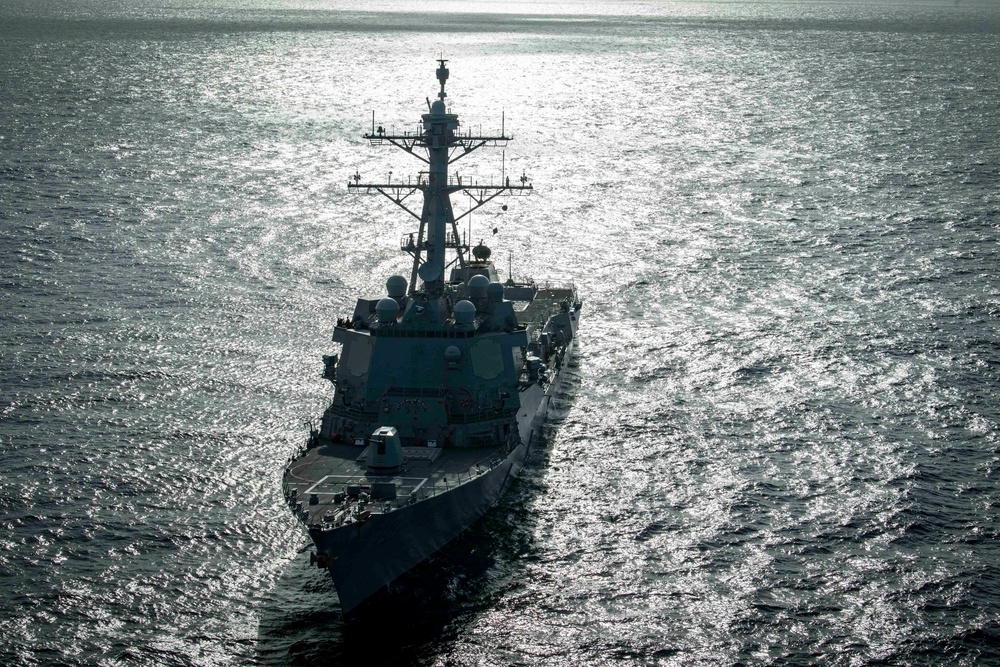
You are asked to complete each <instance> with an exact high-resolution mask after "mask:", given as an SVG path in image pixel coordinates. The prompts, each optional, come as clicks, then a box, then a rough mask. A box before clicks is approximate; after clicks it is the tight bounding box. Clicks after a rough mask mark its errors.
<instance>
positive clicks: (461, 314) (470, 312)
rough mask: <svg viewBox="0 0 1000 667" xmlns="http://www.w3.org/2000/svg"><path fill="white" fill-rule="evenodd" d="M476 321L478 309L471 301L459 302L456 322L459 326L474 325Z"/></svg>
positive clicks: (456, 306)
mask: <svg viewBox="0 0 1000 667" xmlns="http://www.w3.org/2000/svg"><path fill="white" fill-rule="evenodd" d="M475 319H476V307H475V306H474V305H473V304H472V302H471V301H465V300H462V301H459V302H458V303H456V304H455V322H456V323H458V324H472V322H473V321H474V320H475Z"/></svg>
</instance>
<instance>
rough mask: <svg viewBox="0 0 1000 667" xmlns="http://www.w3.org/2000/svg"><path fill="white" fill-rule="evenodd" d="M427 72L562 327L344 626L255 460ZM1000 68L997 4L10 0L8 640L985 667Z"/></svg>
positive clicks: (364, 223)
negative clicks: (453, 497) (550, 370)
mask: <svg viewBox="0 0 1000 667" xmlns="http://www.w3.org/2000/svg"><path fill="white" fill-rule="evenodd" d="M441 54H444V56H445V57H446V58H448V59H449V60H450V67H451V79H450V81H449V85H448V90H449V100H450V101H451V103H452V105H453V109H454V111H456V112H457V113H459V114H460V117H461V120H462V121H463V122H464V123H465V126H466V127H468V128H480V127H481V128H482V130H483V131H484V132H487V131H496V130H498V129H499V128H500V125H501V122H503V123H505V128H506V130H507V131H508V132H510V133H512V134H513V135H514V137H515V141H513V142H512V143H511V144H510V145H509V146H508V147H507V149H506V152H505V154H503V155H501V154H500V153H499V152H498V151H494V152H492V153H489V154H487V153H486V152H485V151H481V153H482V155H480V154H479V153H477V154H476V155H475V156H470V158H469V162H468V164H465V161H464V160H463V162H461V163H459V165H458V168H459V172H460V173H463V174H467V175H469V176H470V177H475V178H484V179H486V178H489V177H490V175H494V176H495V175H497V174H499V173H500V171H501V169H505V170H506V172H507V173H509V174H518V175H519V174H520V173H522V172H526V173H527V174H528V175H529V176H530V177H531V178H532V180H533V182H534V185H535V188H536V190H535V192H534V194H533V195H532V196H530V197H525V198H512V199H509V200H507V202H506V203H507V204H508V205H509V208H508V210H507V211H506V212H504V211H502V210H501V209H500V207H499V204H497V206H493V207H487V208H486V209H484V210H487V212H486V213H479V212H477V213H476V215H475V216H473V235H474V238H476V239H478V238H483V239H485V240H486V242H487V243H488V244H489V245H490V246H491V247H492V248H493V250H494V257H495V258H497V259H498V264H499V265H500V267H501V269H502V271H501V272H502V274H504V277H506V272H507V264H508V258H509V262H510V265H511V266H512V267H513V273H514V275H515V277H520V276H533V277H535V278H536V279H545V278H559V279H572V280H574V281H575V283H576V285H577V287H578V289H579V290H580V292H581V294H582V296H583V298H584V301H585V303H584V320H583V322H584V323H583V327H582V329H581V335H580V342H579V347H578V356H577V361H576V363H575V364H574V365H573V366H572V367H571V369H570V371H571V372H570V381H569V383H568V387H567V390H566V392H565V393H564V394H563V395H561V396H560V398H559V400H558V401H557V404H556V406H555V409H554V410H553V414H552V415H551V419H550V420H549V422H548V425H547V426H546V428H545V430H544V434H543V438H542V439H541V441H540V442H539V444H538V446H537V447H535V448H534V449H533V451H532V453H531V455H530V457H529V462H528V465H527V468H526V470H525V472H524V474H523V476H522V478H521V479H520V480H519V481H518V483H517V484H516V485H515V486H514V487H513V489H512V491H511V492H510V493H509V494H508V495H506V496H505V497H504V499H503V500H502V502H501V503H500V505H499V506H498V507H497V508H496V509H494V510H493V511H492V512H490V513H489V514H488V515H487V516H486V517H485V518H484V520H483V521H482V522H480V523H479V524H477V525H476V526H475V527H474V528H473V529H472V530H470V531H469V532H468V533H466V534H465V535H464V536H463V537H462V538H460V539H459V540H458V541H457V542H455V543H454V544H452V545H451V546H450V547H449V548H448V549H446V550H445V551H444V552H442V553H441V554H439V555H438V556H437V557H435V558H434V559H433V560H432V562H430V563H429V564H428V565H427V566H426V567H423V568H420V569H418V570H417V571H415V572H414V573H413V574H412V575H411V576H408V577H407V578H405V579H404V580H403V581H402V582H400V584H398V585H397V586H395V587H394V591H393V593H392V594H391V595H390V596H387V597H388V600H389V601H388V602H385V603H382V604H380V605H376V607H375V610H374V611H370V612H368V613H367V615H362V617H361V618H360V619H358V620H357V621H355V622H351V623H345V622H344V621H343V619H342V618H341V615H340V612H339V607H338V604H337V601H336V593H335V591H334V588H333V585H332V583H331V582H330V581H329V578H328V577H327V576H325V575H324V573H323V572H321V571H319V570H317V569H316V568H310V567H309V547H310V544H309V542H308V539H307V537H306V535H305V534H304V532H303V531H302V530H301V529H300V528H299V526H298V525H297V523H296V522H295V520H294V519H293V518H292V516H291V514H290V512H289V511H288V509H287V507H286V506H285V504H284V502H283V499H282V496H281V490H280V477H281V471H282V468H283V466H284V464H285V462H286V460H287V458H288V456H289V455H290V454H291V453H292V452H293V451H294V450H295V449H296V448H297V447H299V446H301V445H302V444H303V443H304V442H305V438H306V435H307V428H306V426H305V425H304V423H305V421H306V420H307V419H310V418H313V419H315V418H316V417H318V416H319V415H320V414H321V412H322V410H323V408H324V407H325V404H326V401H328V400H329V397H330V394H331V391H330V386H329V384H328V383H327V382H325V381H324V380H322V378H321V377H320V375H321V372H322V361H321V356H322V355H323V354H324V353H330V352H331V351H332V349H333V344H332V343H331V342H330V334H331V331H332V327H333V325H334V323H335V322H336V318H337V317H340V316H344V315H346V314H348V313H349V312H351V311H352V310H353V304H354V299H355V298H358V297H366V298H373V297H378V296H381V295H382V294H383V290H384V280H385V278H386V277H387V276H389V275H391V274H392V273H396V272H399V271H405V270H406V266H407V264H406V261H405V260H406V257H405V256H404V255H402V254H401V253H400V252H399V251H398V243H399V238H400V236H401V235H402V234H404V233H406V232H409V231H412V221H411V220H408V219H407V216H406V215H405V214H402V213H401V212H399V211H398V210H395V207H394V206H393V205H392V204H391V203H390V202H388V201H386V200H384V199H378V198H371V197H369V198H366V197H363V196H357V195H352V194H349V193H347V191H346V187H345V186H346V183H347V180H348V178H349V176H350V175H352V174H354V173H355V171H360V173H361V174H362V176H364V177H366V178H367V177H369V176H370V177H372V178H374V177H382V176H387V175H388V172H390V171H391V172H393V173H394V174H395V178H399V177H400V176H402V177H404V178H405V177H406V175H410V174H416V172H417V171H418V170H419V169H420V165H421V163H419V162H418V161H417V160H413V159H412V158H410V156H407V155H405V154H403V153H401V152H398V151H392V150H390V149H388V148H382V149H376V148H371V147H369V146H367V144H366V143H365V142H363V141H362V140H361V134H362V133H363V132H365V131H367V130H368V129H369V127H370V123H371V112H372V110H375V111H376V113H377V118H378V122H380V123H384V124H385V125H386V126H387V127H395V128H397V129H409V128H410V127H411V125H413V126H415V123H416V122H417V121H418V120H419V114H420V113H421V112H422V111H424V110H425V108H426V107H425V98H426V97H428V96H433V95H434V94H435V92H436V91H437V82H436V81H435V79H434V69H435V68H436V66H437V65H436V63H435V62H434V61H435V59H436V58H438V57H440V56H441ZM998 64H1000V8H998V7H997V6H996V5H995V4H993V3H987V4H978V5H977V4H975V3H968V2H963V3H954V2H947V3H931V2H925V3H913V2H908V3H884V4H872V3H858V4H848V5H842V4H837V3H826V2H813V3H792V2H788V3H785V2H772V3H749V2H748V3H742V2H721V3H720V2H716V3H679V2H678V3H670V2H636V3H628V4H626V3H613V2H610V1H609V0H603V1H601V0H598V1H594V2H586V3H584V2H579V3H567V4H551V3H527V2H519V3H474V2H438V3H429V2H415V1H413V0H406V1H404V2H401V3H386V4H377V3H353V4H351V3H346V2H332V1H331V2H325V3H324V2H316V3H306V2H298V3H286V4H281V3H278V2H266V1H265V0H260V1H259V2H256V3H248V2H237V1H236V0H227V1H221V0H220V1H218V2H196V1H194V0H179V1H178V2H173V3H168V4H163V3H157V2H154V1H152V0H148V1H143V2H132V3H124V2H114V1H112V0H80V1H78V2H71V1H70V0H46V1H45V2H41V3H36V2H28V1H27V0H12V1H10V2H5V3H3V4H2V5H0V286H2V291H0V515H2V531H0V546H2V548H0V637H2V641H0V664H3V665H29V666H30V665H45V666H54V665H102V666H117V665H243V664H261V665H264V664H266V665H312V664H331V665H334V664H364V665H381V664H386V665H406V664H419V665H508V664H514V665H632V664H635V665H706V666H707V665H810V664H817V665H944V664H948V665H974V664H975V665H987V664H1000V649H998V644H1000V542H998V537H1000V535H998V533H1000V523H998V519H1000V507H998V503H1000V488H998V477H1000V472H998V466H1000V437H998V436H1000V427H998V422H1000V397H998V395H1000V327H998V323H1000V252H998V251H1000V245H998V243H1000V166H998V165H1000V109H998V107H1000V92H998V91H1000V67H998ZM501 114H502V115H503V121H501ZM494 228H496V229H497V233H496V234H494V233H493V229H494Z"/></svg>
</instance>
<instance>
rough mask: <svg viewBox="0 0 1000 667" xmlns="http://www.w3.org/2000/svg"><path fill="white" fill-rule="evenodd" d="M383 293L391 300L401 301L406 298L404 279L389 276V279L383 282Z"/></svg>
mask: <svg viewBox="0 0 1000 667" xmlns="http://www.w3.org/2000/svg"><path fill="white" fill-rule="evenodd" d="M385 293H386V294H388V295H389V296H390V297H391V298H393V299H402V298H403V297H404V296H406V278H404V277H403V276H389V279H388V280H386V281H385Z"/></svg>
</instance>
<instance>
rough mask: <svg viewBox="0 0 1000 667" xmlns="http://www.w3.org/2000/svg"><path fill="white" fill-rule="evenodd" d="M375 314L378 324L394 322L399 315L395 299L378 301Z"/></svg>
mask: <svg viewBox="0 0 1000 667" xmlns="http://www.w3.org/2000/svg"><path fill="white" fill-rule="evenodd" d="M375 314H376V315H378V321H379V322H395V321H396V315H398V314H399V304H398V303H396V300H395V299H379V302H378V303H377V304H375Z"/></svg>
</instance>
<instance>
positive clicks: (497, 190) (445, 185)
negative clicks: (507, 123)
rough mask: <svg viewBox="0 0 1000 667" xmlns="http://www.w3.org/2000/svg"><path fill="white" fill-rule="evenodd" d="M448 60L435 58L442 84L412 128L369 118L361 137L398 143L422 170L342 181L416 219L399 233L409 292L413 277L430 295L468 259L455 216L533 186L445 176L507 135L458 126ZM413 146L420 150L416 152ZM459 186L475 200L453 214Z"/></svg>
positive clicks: (523, 179) (436, 293) (374, 142)
mask: <svg viewBox="0 0 1000 667" xmlns="http://www.w3.org/2000/svg"><path fill="white" fill-rule="evenodd" d="M447 62H448V61H447V60H443V59H442V60H439V61H438V63H439V66H438V68H437V79H438V82H439V83H440V84H441V90H440V92H438V94H437V98H438V99H436V100H434V102H433V104H432V103H431V101H430V99H428V100H427V107H428V113H425V114H423V115H422V116H421V118H422V121H423V122H422V125H421V128H420V130H419V131H417V132H414V133H409V132H404V133H403V134H390V133H387V132H386V131H385V130H384V128H382V127H381V126H379V127H378V128H377V129H376V128H375V127H374V121H373V123H372V125H373V127H372V131H371V133H370V134H365V135H364V138H365V139H368V141H369V142H370V143H371V144H372V145H373V146H378V145H381V144H382V143H383V142H389V143H390V144H392V145H393V146H396V147H397V148H401V149H403V150H404V151H406V152H407V153H409V154H410V155H413V156H414V157H416V158H418V159H419V160H422V161H423V162H424V163H426V165H427V169H426V171H421V172H420V173H419V174H418V175H417V178H416V181H414V180H413V179H412V178H409V179H407V180H406V182H403V181H402V180H401V181H400V182H398V183H393V182H392V174H391V172H390V175H389V180H387V181H386V182H384V183H362V182H361V175H360V174H359V173H355V174H354V176H353V177H352V181H353V182H350V183H348V184H347V187H348V189H349V190H354V191H361V192H365V193H368V194H371V193H379V194H382V195H385V196H386V197H387V198H389V199H390V200H392V202H393V203H395V204H396V205H397V206H399V207H400V208H402V209H403V210H404V211H406V212H407V213H409V214H410V215H412V216H413V217H414V218H416V219H417V220H419V221H420V227H419V229H418V230H417V232H416V233H415V234H409V235H408V236H404V237H403V240H402V242H401V243H400V249H401V250H403V251H405V252H407V253H409V254H410V255H411V256H412V257H413V269H412V271H411V273H410V282H409V292H410V294H411V295H412V294H414V293H415V292H416V291H417V287H416V285H417V278H420V280H421V282H422V283H423V291H424V292H426V294H427V295H428V296H429V297H435V296H439V295H440V294H441V293H442V292H443V290H444V284H445V270H446V269H448V268H449V267H451V266H452V265H453V264H455V263H456V262H457V263H458V265H459V268H460V269H463V270H464V269H465V268H466V265H467V263H468V253H469V244H468V239H466V240H465V241H462V240H461V238H460V236H459V233H458V222H459V221H460V220H462V219H463V218H464V217H465V216H467V215H469V214H471V213H472V212H473V211H475V210H476V209H478V208H480V207H481V206H483V205H484V204H486V203H487V202H489V201H490V200H492V199H494V198H495V197H497V196H499V195H501V194H504V193H507V194H519V193H527V192H530V191H531V189H532V187H531V184H530V183H528V178H527V177H526V176H524V175H522V176H521V177H520V179H518V180H519V183H518V184H514V185H511V183H510V178H509V177H502V178H503V180H502V182H501V183H499V184H493V183H490V184H485V185H480V184H479V183H475V182H473V183H469V182H463V179H462V178H461V177H454V178H453V177H450V176H449V175H448V167H449V165H451V164H452V163H454V162H456V161H457V160H459V159H460V158H462V157H464V156H466V155H468V154H469V153H471V152H472V151H474V150H476V149H478V148H482V147H483V146H497V147H504V146H506V145H507V142H508V141H510V140H511V137H508V136H506V134H505V133H504V132H503V130H501V132H500V134H499V135H498V136H481V135H478V134H473V133H472V132H471V131H470V132H468V133H466V134H462V133H461V132H459V122H458V116H457V115H456V114H453V113H448V110H447V108H446V106H445V98H446V97H447V96H448V95H447V93H446V92H445V83H446V82H447V81H448V73H449V72H448V68H447V67H446V66H445V64H446V63H447ZM418 149H420V150H419V152H418ZM425 155H426V157H425ZM417 192H420V193H422V194H423V208H422V210H421V212H420V215H417V214H416V213H415V212H414V211H413V210H412V209H411V208H410V207H409V205H408V203H407V201H406V200H407V199H408V198H409V197H410V196H411V195H414V194H416V193H417ZM455 192H463V193H465V194H466V195H468V196H469V198H470V200H471V201H472V202H474V205H471V206H470V207H469V209H468V210H467V211H465V212H464V213H462V214H461V215H460V216H458V217H457V218H456V217H455V212H454V210H453V209H452V205H451V195H452V193H455ZM449 249H451V250H453V251H454V252H455V257H454V258H453V259H451V261H449V260H448V250H449Z"/></svg>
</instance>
